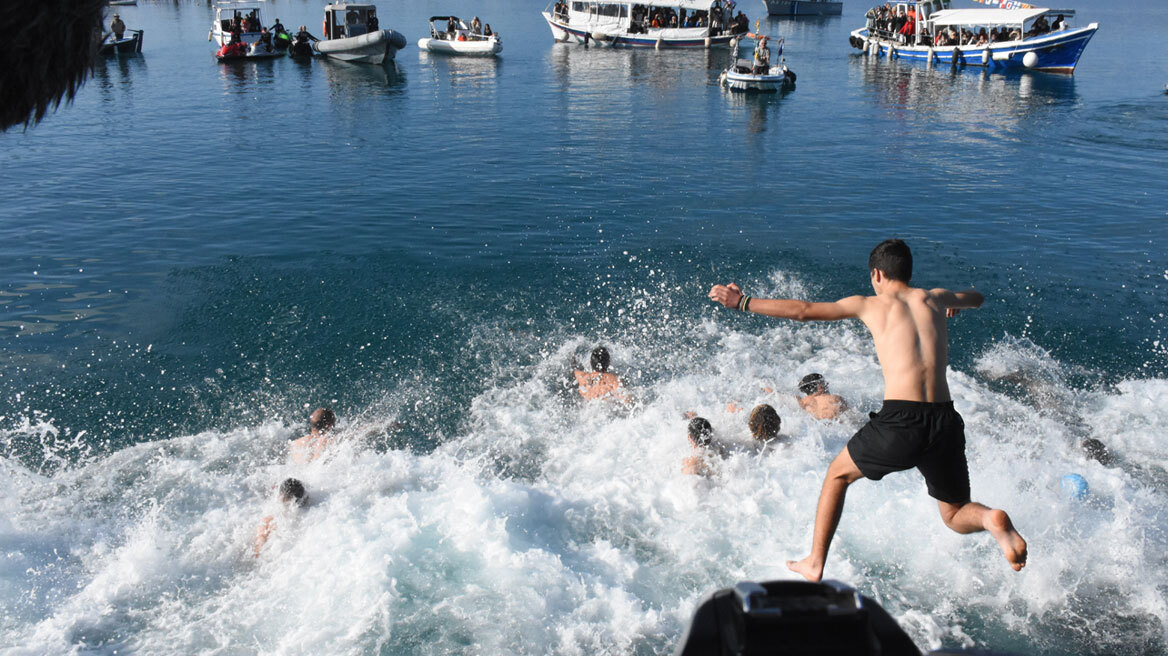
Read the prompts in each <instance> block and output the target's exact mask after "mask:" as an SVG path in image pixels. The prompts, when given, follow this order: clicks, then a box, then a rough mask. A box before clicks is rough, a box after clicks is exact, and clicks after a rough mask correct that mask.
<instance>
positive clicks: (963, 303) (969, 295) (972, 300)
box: [929, 287, 985, 317]
mask: <svg viewBox="0 0 1168 656" xmlns="http://www.w3.org/2000/svg"><path fill="white" fill-rule="evenodd" d="M929 294H930V295H931V296H932V297H933V298H934V299H935V300H936V301H937V307H938V308H944V309H945V316H947V317H955V316H957V314H958V313H959V312H961V311H962V310H973V309H976V308H979V307H981V304H982V303H985V296H984V295H982V293H981V292H979V291H977V290H976V289H973V288H970V289H967V290H965V291H963V292H951V291H949V290H948V289H942V288H940V287H938V288H937V289H932V290H929Z"/></svg>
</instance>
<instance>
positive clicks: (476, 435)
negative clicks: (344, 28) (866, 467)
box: [0, 0, 1168, 655]
mask: <svg viewBox="0 0 1168 656" xmlns="http://www.w3.org/2000/svg"><path fill="white" fill-rule="evenodd" d="M758 4H759V5H761V3H758ZM541 9H543V7H541V6H539V5H533V4H530V3H516V2H499V1H485V2H473V3H472V2H467V1H466V0H455V1H452V2H449V3H437V2H418V3H402V5H401V6H383V7H381V9H380V13H381V15H382V25H383V26H384V27H391V28H393V29H396V30H398V31H400V32H402V33H404V34H405V35H406V37H407V39H409V41H410V46H409V47H407V48H406V49H405V50H403V51H402V52H400V53H399V54H398V57H397V61H396V63H394V64H393V65H390V66H387V67H369V66H358V65H348V64H343V63H338V62H332V61H312V62H309V63H301V62H294V61H291V60H283V59H281V60H277V61H269V62H258V63H239V64H232V65H219V64H216V63H215V62H214V61H213V59H212V57H211V45H210V44H209V43H207V42H206V41H205V34H206V30H207V29H208V27H209V25H210V20H211V15H212V11H211V9H210V8H209V7H207V6H204V5H202V4H194V3H190V2H173V3H170V2H158V3H154V2H146V0H140V5H139V6H137V7H122V8H119V10H120V11H119V13H121V15H122V16H123V18H124V19H125V20H126V22H127V23H128V24H129V26H130V27H131V28H139V27H140V28H143V29H145V48H144V52H143V54H142V55H141V56H136V57H122V58H113V59H108V60H104V61H102V62H99V63H98V65H97V67H96V69H95V71H94V76H93V78H92V79H91V80H90V81H89V82H88V83H87V84H86V86H85V87H84V88H83V89H82V91H81V92H80V93H79V95H78V97H77V99H76V101H75V102H74V103H72V104H71V105H68V106H64V107H62V108H61V109H60V110H59V111H57V112H55V113H53V114H51V115H50V116H49V117H48V118H47V120H46V121H45V122H44V123H42V124H41V125H38V126H36V127H32V128H29V129H28V130H26V131H21V130H19V129H17V130H11V131H9V132H8V133H6V134H3V135H0V183H2V184H3V185H4V187H5V188H7V189H9V190H10V191H9V194H7V197H6V199H5V201H4V202H3V203H0V255H2V257H0V341H2V343H3V350H2V351H0V357H3V359H4V367H3V368H2V369H0V505H2V507H3V512H2V514H0V550H2V552H3V554H4V557H3V559H0V600H2V603H0V606H2V607H3V609H4V610H3V612H2V613H0V649H6V650H10V651H12V652H13V653H114V652H117V653H126V652H131V653H175V652H181V653H195V652H208V653H310V652H311V653H320V652H329V653H355V654H358V653H385V654H391V653H392V654H396V653H449V652H464V653H531V654H544V653H562V654H577V653H581V654H583V653H587V654H592V653H613V654H617V653H620V654H623V653H646V654H648V653H668V652H669V651H670V650H671V649H672V647H673V645H674V644H675V643H676V641H677V640H678V639H679V637H680V635H681V633H682V631H683V629H684V627H685V625H686V623H687V621H688V618H689V616H690V615H691V614H692V612H693V609H694V607H695V605H696V603H697V602H698V601H699V600H700V599H701V598H702V597H703V596H704V595H706V594H708V593H709V592H711V591H713V590H715V589H717V588H720V587H725V586H728V585H732V584H733V583H734V582H736V581H738V580H741V579H764V578H786V577H788V576H789V573H788V572H787V571H786V570H785V568H784V567H783V565H782V563H783V561H784V560H785V559H786V558H789V557H797V556H801V555H803V553H805V551H806V549H807V548H808V546H809V542H810V532H811V523H812V519H813V517H812V515H813V509H814V504H815V499H816V496H817V494H818V491H819V485H820V483H821V481H822V474H823V471H824V469H825V468H826V466H827V463H828V462H829V461H830V458H831V457H832V456H833V455H834V454H835V453H836V452H837V451H838V450H839V449H840V448H841V447H842V445H843V444H844V443H845V442H846V440H847V438H848V437H849V436H850V435H851V434H852V433H853V432H854V431H855V430H856V429H857V428H858V427H859V426H860V425H861V424H862V423H863V422H864V421H865V420H866V415H865V413H866V412H867V411H868V410H874V409H876V408H877V407H879V403H880V399H881V395H882V387H881V385H882V382H881V378H880V373H879V369H878V366H877V364H876V362H875V357H874V353H873V351H872V348H871V344H870V340H869V339H868V338H867V335H866V333H865V332H864V330H863V328H862V326H859V325H855V324H852V323H844V324H838V325H801V324H789V323H781V322H775V321H768V320H766V319H763V318H760V317H744V316H741V315H738V314H736V313H731V312H728V311H725V310H719V309H718V308H717V307H714V306H712V304H710V302H709V301H708V300H706V298H705V294H706V292H707V291H708V289H709V287H710V285H712V284H714V283H721V282H728V281H731V280H733V281H737V282H739V283H740V284H742V285H743V286H744V287H745V288H747V289H748V290H750V291H752V293H755V294H756V295H763V296H765V295H772V294H775V295H792V296H799V297H811V298H817V299H832V298H838V297H841V296H845V295H851V294H854V293H863V292H865V291H866V290H867V289H868V280H867V275H866V272H865V264H866V258H867V253H868V251H869V250H870V249H871V247H872V246H873V245H874V244H875V243H877V242H878V241H880V240H882V239H884V238H886V237H890V236H898V237H902V238H904V239H906V240H908V242H909V243H910V245H911V246H912V247H913V249H914V253H915V256H916V274H915V281H916V282H917V283H919V284H921V285H929V286H950V287H964V286H966V285H970V284H974V285H976V286H977V287H978V288H979V289H981V290H983V291H984V292H985V293H986V295H987V297H988V299H989V300H988V301H987V303H986V306H985V307H984V308H983V309H981V310H979V311H977V312H968V313H964V314H962V315H961V316H960V317H958V318H957V319H955V320H954V323H953V325H952V327H951V340H952V347H953V353H952V371H951V385H952V387H953V390H954V395H955V397H956V399H957V407H958V409H959V410H960V411H961V412H962V413H963V415H964V417H965V420H966V425H967V433H968V437H969V458H970V467H971V477H972V481H973V491H974V496H975V498H977V499H979V500H981V501H984V502H986V503H988V504H990V505H995V506H1000V507H1004V508H1006V509H1007V510H1008V511H1009V512H1010V513H1011V515H1012V516H1013V517H1014V519H1015V521H1016V523H1017V524H1018V526H1019V529H1020V530H1021V531H1022V532H1023V533H1024V534H1025V535H1026V536H1027V538H1028V539H1029V540H1030V552H1031V563H1030V565H1029V566H1028V567H1027V569H1026V570H1025V571H1024V572H1023V573H1021V574H1015V573H1013V572H1012V571H1010V570H1009V569H1008V568H1007V567H1006V566H1005V565H1004V563H1002V562H1001V556H1000V554H998V552H997V550H996V548H995V547H994V545H993V543H992V540H990V539H989V538H988V537H986V536H984V535H982V536H974V537H963V536H957V535H954V534H952V533H951V532H949V531H948V530H947V529H945V528H944V526H943V525H942V524H941V522H940V521H939V519H938V517H937V516H936V511H935V510H934V506H933V504H932V501H931V500H930V499H929V498H928V497H927V494H926V493H925V490H924V486H923V485H922V482H921V480H920V478H919V476H918V475H917V474H916V473H907V474H900V475H896V476H890V477H888V478H886V479H885V480H884V481H881V482H880V483H870V482H861V483H858V484H857V485H856V486H855V487H853V489H852V493H851V494H850V495H849V498H848V506H847V508H846V510H845V514H844V520H843V523H842V524H841V527H840V531H839V534H838V536H837V540H836V543H835V545H834V547H833V552H832V555H831V557H830V558H829V561H828V570H827V574H828V576H830V577H833V578H838V579H841V580H844V581H847V582H849V583H852V584H853V585H856V586H857V587H858V588H860V589H861V590H862V591H864V592H865V593H866V594H869V595H871V596H873V597H875V598H877V599H879V600H880V601H881V603H883V604H884V605H885V607H886V608H888V609H889V611H890V612H892V614H893V615H894V616H895V617H896V618H897V619H898V620H899V621H900V622H901V623H902V625H904V626H905V628H906V629H907V630H908V631H909V633H910V635H911V636H912V637H913V639H914V640H915V641H916V642H917V644H918V645H919V646H920V647H922V648H925V649H931V648H936V647H939V646H942V645H945V646H963V647H978V648H985V649H996V650H1001V651H1012V652H1015V653H1024V654H1051V655H1055V654H1145V653H1162V652H1164V651H1165V650H1168V586H1166V585H1165V583H1164V581H1165V580H1166V577H1165V573H1166V570H1168V568H1166V565H1168V560H1166V558H1165V553H1166V552H1168V549H1166V548H1165V547H1166V546H1168V536H1166V534H1165V530H1166V529H1168V515H1165V511H1164V510H1163V508H1165V507H1168V504H1166V502H1168V458H1166V457H1165V448H1164V440H1163V437H1162V435H1163V434H1164V431H1165V429H1166V428H1168V410H1166V409H1165V408H1164V400H1165V399H1166V398H1168V334H1165V329H1164V325H1165V320H1166V319H1165V316H1164V312H1165V303H1164V290H1165V287H1168V247H1166V246H1165V244H1166V243H1168V183H1166V182H1165V177H1164V173H1163V171H1164V170H1165V164H1168V138H1166V137H1165V134H1166V133H1168V132H1166V130H1165V128H1166V127H1168V96H1165V95H1164V93H1163V90H1164V85H1165V83H1168V68H1166V67H1165V65H1164V62H1165V61H1168V42H1165V41H1164V39H1162V38H1160V36H1161V35H1162V33H1163V30H1159V29H1149V28H1150V27H1154V26H1158V25H1164V24H1165V21H1168V8H1166V7H1165V6H1164V5H1163V4H1162V3H1159V2H1154V1H1152V0H1142V1H1133V2H1128V3H1122V4H1118V3H1116V4H1103V3H1097V2H1096V3H1087V4H1084V5H1082V6H1080V7H1078V12H1079V15H1078V17H1077V20H1078V22H1079V23H1080V24H1083V23H1086V22H1090V21H1097V22H1099V23H1100V24H1101V29H1100V31H1099V33H1098V34H1097V36H1096V37H1095V38H1094V40H1093V41H1092V43H1091V44H1090V45H1089V46H1088V48H1087V50H1086V52H1085V53H1084V55H1083V58H1082V60H1081V63H1080V66H1079V69H1078V71H1077V72H1076V74H1075V75H1074V76H1073V77H1067V76H1052V75H1029V74H1010V75H1001V74H986V73H984V72H982V71H980V70H977V69H974V70H966V71H956V72H954V71H950V70H948V69H944V68H942V69H937V70H931V69H928V68H926V67H924V66H922V65H916V64H912V63H903V62H895V61H894V62H888V61H885V60H871V59H868V58H865V57H862V56H860V55H859V54H858V53H857V52H856V51H854V50H849V48H848V45H847V33H848V31H849V30H850V29H852V28H854V27H856V26H858V25H859V23H860V22H861V19H860V17H861V15H862V13H863V11H864V10H865V9H866V7H865V6H862V5H860V4H853V3H847V6H846V7H845V13H844V16H843V17H840V18H828V19H811V20H798V21H792V20H777V19H767V18H766V17H761V18H762V23H761V26H762V28H763V29H765V30H766V31H769V32H770V33H772V34H778V35H782V36H784V37H785V38H786V40H787V41H786V53H785V54H786V56H787V58H788V63H789V65H790V66H791V67H792V68H793V69H794V70H795V71H796V72H797V73H798V75H799V81H798V85H797V88H796V89H795V90H794V91H793V92H791V93H789V94H785V95H782V96H773V97H742V96H738V95H732V94H729V93H727V92H724V91H722V90H721V89H719V88H718V86H717V84H716V79H717V74H718V72H719V71H720V70H721V68H722V67H723V66H724V65H725V64H726V62H727V60H728V58H729V55H728V53H727V52H724V51H712V52H708V53H707V52H704V51H692V52H668V51H666V52H656V51H628V50H609V49H605V48H595V47H593V48H584V47H580V46H573V45H567V44H555V43H553V42H552V39H551V35H550V32H549V31H548V29H547V27H546V26H545V25H544V24H543V22H542V19H541V18H540V16H539V14H538V12H539V10H541ZM743 9H745V10H746V11H747V13H748V14H750V15H751V19H752V21H753V19H754V18H756V15H758V14H760V13H761V12H760V9H761V6H758V7H754V6H751V5H750V3H747V4H744V5H743ZM265 12H266V14H267V20H268V22H271V21H272V20H273V19H274V18H275V17H279V18H280V19H281V20H282V22H283V23H284V24H285V25H288V26H295V25H298V24H301V23H303V24H306V25H308V26H309V27H310V29H311V30H312V31H318V30H317V29H316V28H317V26H318V25H319V23H318V21H319V19H320V13H321V11H320V6H318V5H314V4H311V3H307V2H301V1H299V0H291V1H286V0H280V1H279V2H273V3H271V4H269V5H267V6H265ZM448 13H457V14H459V15H462V16H464V17H468V18H469V17H470V16H472V15H475V14H477V15H479V16H481V17H482V18H483V19H484V20H485V21H486V22H489V23H491V25H492V26H493V27H494V28H495V29H496V30H497V31H499V32H500V33H501V34H502V35H503V42H504V47H505V49H504V52H503V56H502V58H500V59H497V60H486V61H468V60H458V59H451V58H445V57H439V56H428V55H427V54H425V53H421V52H419V51H418V49H417V48H416V46H415V45H414V43H415V42H416V40H417V38H419V37H421V36H424V35H425V34H426V29H427V27H426V18H428V17H429V16H431V15H435V14H448ZM597 343H604V344H606V345H608V346H609V348H610V349H611V350H612V352H613V358H614V368H616V369H617V370H618V371H620V372H621V373H622V374H623V375H624V376H625V377H626V378H627V379H628V381H629V383H630V387H631V389H633V390H634V393H635V395H636V398H637V404H636V406H635V408H634V409H633V410H632V411H631V412H627V413H622V412H612V411H610V410H609V409H606V408H599V407H591V406H581V405H579V404H575V403H570V402H568V401H566V400H565V398H564V396H563V394H561V392H560V391H559V387H560V382H561V381H562V379H563V377H564V373H565V370H566V368H567V367H568V364H569V362H570V360H571V358H572V356H573V355H580V354H586V353H587V351H588V350H590V349H591V347H592V346H594V345H595V344H597ZM812 370H816V371H822V372H823V373H824V374H825V375H827V377H828V378H829V380H830V381H831V382H832V385H833V390H834V391H836V392H838V393H840V394H842V395H843V396H844V397H845V398H846V399H847V400H848V401H849V403H850V404H851V405H852V406H853V407H854V408H855V410H853V411H851V412H849V413H848V414H847V415H845V417H844V418H843V419H841V420H839V421H835V422H815V421H813V420H811V419H809V418H808V417H806V416H804V415H802V414H800V411H799V409H798V406H797V403H796V401H795V399H794V397H793V396H792V394H794V388H795V383H796V382H797V381H798V379H799V378H800V377H801V376H802V375H803V374H804V373H807V372H809V371H812ZM764 386H767V387H772V388H774V389H777V390H779V392H778V393H771V394H767V393H764V392H763V391H762V388H763V387H764ZM731 400H735V401H738V402H739V403H740V404H744V405H753V404H754V403H756V402H764V401H765V402H769V403H771V404H772V405H774V406H775V407H776V408H777V409H778V411H779V414H780V415H781V416H782V417H783V434H784V435H785V436H786V437H787V440H788V444H787V446H785V447H784V448H782V449H778V450H775V451H773V452H769V453H765V454H762V455H753V454H745V453H736V454H734V455H731V456H730V457H729V458H728V459H727V460H726V461H725V462H723V463H722V466H721V468H720V472H719V475H718V476H717V477H715V478H713V479H711V480H709V481H693V480H691V479H690V478H689V477H686V476H683V475H682V474H681V472H680V461H681V459H682V458H683V457H684V456H685V455H687V454H688V448H689V447H688V445H687V443H686V439H685V436H684V421H683V420H682V419H681V413H683V412H685V411H688V410H696V411H698V412H700V413H702V414H703V415H704V416H707V417H709V418H710V420H711V421H712V422H713V424H714V426H715V429H716V431H717V433H718V435H719V436H720V438H721V439H723V440H726V441H730V442H736V441H743V440H745V427H744V426H743V423H744V422H743V419H742V417H741V416H740V415H736V414H732V413H728V412H726V411H725V404H726V402H728V401H731ZM317 405H331V406H332V407H334V408H335V409H336V410H337V411H338V413H339V415H340V416H341V419H342V422H341V427H342V432H343V434H344V435H345V436H346V437H347V438H349V439H347V440H346V441H345V442H344V443H343V444H342V445H340V447H339V448H338V449H337V450H336V451H335V452H334V453H332V454H330V456H329V457H328V458H326V459H324V460H323V461H318V462H315V463H313V464H311V465H307V466H297V465H292V464H289V463H287V462H286V457H285V456H286V448H287V446H286V445H287V441H288V440H289V439H290V438H294V437H297V436H299V435H301V434H303V432H304V430H305V426H304V422H305V418H306V416H307V414H308V412H309V411H310V410H311V409H312V408H313V407H315V406H317ZM395 426H396V427H395ZM1084 437H1096V438H1098V439H1101V440H1103V441H1104V442H1105V443H1106V444H1107V445H1108V446H1109V448H1110V449H1111V450H1112V451H1113V452H1114V453H1115V454H1116V456H1117V460H1118V464H1117V465H1115V466H1112V467H1104V466H1102V465H1100V464H1098V463H1094V462H1090V461H1087V460H1085V459H1084V458H1083V457H1082V455H1081V454H1080V453H1079V452H1078V450H1077V449H1076V448H1075V447H1074V445H1075V444H1076V443H1077V442H1078V441H1079V440H1081V439H1083V438H1084ZM1070 472H1074V473H1078V474H1080V475H1082V476H1083V477H1084V478H1085V479H1086V480H1087V481H1088V483H1089V489H1090V493H1089V495H1088V497H1087V499H1086V500H1084V501H1083V502H1076V503H1070V502H1068V501H1067V500H1066V499H1065V498H1064V497H1063V495H1062V494H1061V493H1060V491H1059V483H1060V481H1061V479H1062V478H1063V476H1064V475H1066V474H1067V473H1070ZM285 476H296V477H298V478H301V479H302V480H304V482H305V484H306V485H307V487H308V488H309V491H310V495H312V498H313V504H312V505H311V506H310V508H309V509H308V510H307V511H306V512H304V513H303V515H302V516H301V517H299V518H298V519H296V520H291V519H290V520H289V521H288V522H287V523H288V528H287V530H283V531H277V534H276V538H274V540H273V543H272V544H271V545H270V546H269V548H268V549H267V550H266V551H265V553H264V555H263V557H261V558H259V559H252V558H251V557H250V554H249V551H248V550H249V549H250V541H251V536H252V535H253V532H254V530H255V526H256V524H257V523H258V521H259V519H260V518H261V517H263V516H264V515H265V514H268V513H269V512H270V511H271V510H272V506H273V502H272V500H271V493H270V488H271V486H272V485H273V484H274V483H276V482H278V481H279V480H280V479H282V478H283V477H285ZM891 527H895V528H894V529H893V528H891Z"/></svg>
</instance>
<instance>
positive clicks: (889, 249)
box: [868, 239, 912, 282]
mask: <svg viewBox="0 0 1168 656" xmlns="http://www.w3.org/2000/svg"><path fill="white" fill-rule="evenodd" d="M873 271H880V272H881V273H883V274H884V277H885V278H888V279H889V280H899V281H900V282H908V281H910V280H912V251H910V250H909V249H908V244H906V243H904V242H903V241H901V240H899V239H885V240H884V241H882V242H880V243H879V244H877V245H876V248H873V249H872V254H871V255H869V256H868V273H869V274H871V273H872V272H873Z"/></svg>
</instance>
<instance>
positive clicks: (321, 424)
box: [308, 408, 337, 431]
mask: <svg viewBox="0 0 1168 656" xmlns="http://www.w3.org/2000/svg"><path fill="white" fill-rule="evenodd" d="M336 424H337V415H336V414H335V413H334V412H333V411H332V408H317V409H316V410H315V411H313V413H312V415H311V416H310V417H309V418H308V425H309V426H310V427H311V428H312V429H313V430H318V431H326V430H328V429H330V428H332V427H333V426H336Z"/></svg>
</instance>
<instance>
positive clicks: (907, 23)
mask: <svg viewBox="0 0 1168 656" xmlns="http://www.w3.org/2000/svg"><path fill="white" fill-rule="evenodd" d="M949 4H950V3H949V0H923V1H919V2H915V3H899V4H896V5H895V6H890V5H884V6H883V7H879V8H874V9H872V10H869V11H868V14H867V25H865V27H863V28H861V29H858V30H855V31H853V32H852V33H851V36H850V37H849V38H848V41H849V42H850V43H851V44H852V46H853V47H855V48H858V49H860V50H861V51H863V52H865V53H867V54H871V55H876V56H881V55H884V56H887V57H890V58H896V57H903V58H906V59H915V60H919V61H925V62H928V63H929V64H932V63H934V62H939V63H946V64H951V65H953V66H964V65H970V66H984V67H986V68H989V69H1003V70H1007V69H1015V70H1019V69H1022V70H1035V71H1048V72H1053V73H1068V74H1069V73H1074V72H1075V66H1076V65H1077V64H1078V62H1079V56H1080V55H1081V54H1082V53H1083V49H1084V48H1086V47H1087V42H1088V41H1090V40H1091V37H1092V36H1094V35H1095V31H1096V30H1098V29H1099V24H1098V23H1091V24H1090V25H1088V26H1087V27H1081V28H1073V27H1071V23H1070V21H1071V20H1072V19H1073V18H1074V15H1075V12H1074V11H1071V10H1069V9H1045V8H1041V7H1033V6H1031V5H1026V4H1023V3H1015V4H1016V5H1022V7H1024V8H1018V9H950V8H949Z"/></svg>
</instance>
